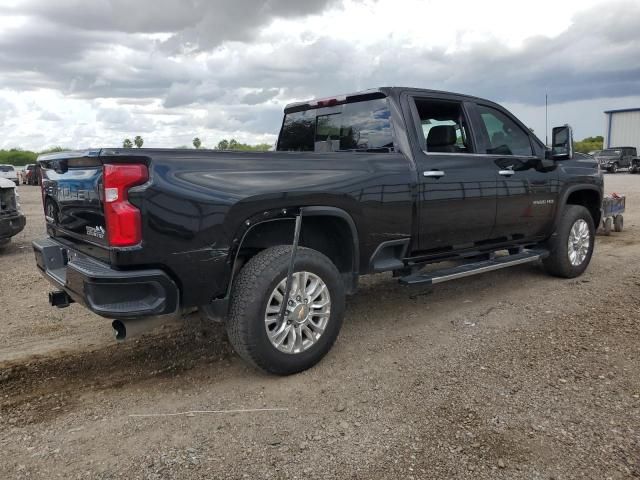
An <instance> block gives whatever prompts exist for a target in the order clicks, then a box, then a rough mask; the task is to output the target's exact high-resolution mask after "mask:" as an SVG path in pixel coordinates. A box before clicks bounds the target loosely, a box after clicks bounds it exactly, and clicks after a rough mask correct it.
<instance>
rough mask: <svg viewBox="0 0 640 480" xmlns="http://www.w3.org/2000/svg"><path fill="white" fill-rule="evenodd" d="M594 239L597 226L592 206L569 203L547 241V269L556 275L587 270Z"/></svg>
mask: <svg viewBox="0 0 640 480" xmlns="http://www.w3.org/2000/svg"><path fill="white" fill-rule="evenodd" d="M594 241H595V226H594V224H593V218H591V214H590V213H589V210H587V209H586V208H585V207H583V206H581V205H567V206H566V207H565V209H564V212H563V214H562V218H561V219H560V222H559V225H558V229H557V230H556V232H555V234H554V236H553V237H552V238H551V239H550V240H549V241H548V242H547V247H548V248H549V252H550V253H549V256H548V257H547V258H545V259H544V260H543V265H544V268H545V270H546V271H547V272H548V273H549V274H551V275H555V276H557V277H564V278H573V277H577V276H578V275H581V274H582V272H584V271H585V269H586V268H587V266H588V265H589V262H590V261H591V255H592V254H593V246H594Z"/></svg>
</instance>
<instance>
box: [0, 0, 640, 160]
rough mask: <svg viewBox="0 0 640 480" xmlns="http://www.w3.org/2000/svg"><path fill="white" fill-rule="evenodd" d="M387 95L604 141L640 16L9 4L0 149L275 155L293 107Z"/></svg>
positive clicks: (64, 1) (636, 103)
mask: <svg viewBox="0 0 640 480" xmlns="http://www.w3.org/2000/svg"><path fill="white" fill-rule="evenodd" d="M382 85H406V86H418V87H425V88H433V89H442V90H451V91H458V92H462V93H469V94H474V95H478V96H482V97H486V98H490V99H492V100H495V101H498V102H500V103H503V104H505V105H506V106H507V107H508V108H510V109H511V110H512V111H513V112H514V113H515V114H516V115H517V116H518V117H519V118H521V119H522V120H523V121H524V122H525V123H526V124H528V125H529V126H531V127H532V128H534V129H535V131H536V133H537V134H538V135H539V136H540V137H541V138H543V139H544V96H545V92H548V95H549V101H550V109H549V117H550V123H551V124H561V123H566V122H568V123H571V124H572V125H573V126H574V128H575V134H576V137H578V138H582V137H585V136H589V135H599V134H603V130H604V115H603V113H602V111H603V110H605V109H610V108H625V107H640V2H638V1H637V0H629V1H624V0H622V1H602V0H579V1H578V0H564V1H558V0H553V1H546V0H544V1H541V0H538V1H537V2H526V3H525V2H515V1H512V0H507V1H501V0H495V1H491V0H487V1H483V2H479V1H474V0H457V1H456V2H449V1H442V0H439V1H436V0H377V1H376V0H314V1H306V0H266V1H264V2H258V1H252V0H56V1H51V0H0V147H4V148H8V147H15V146H19V147H23V148H30V149H36V150H39V149H43V148H46V147H49V146H52V145H62V146H65V147H74V148H75V147H86V146H114V145H118V144H121V142H122V139H123V138H124V137H127V136H129V137H132V136H135V135H138V134H139V135H142V136H143V137H144V139H145V146H149V147H153V146H157V147H175V146H179V145H190V144H191V139H192V138H193V137H194V136H199V137H200V138H201V139H202V140H203V144H204V145H205V146H214V145H215V144H216V143H217V142H218V141H219V140H221V139H222V138H231V137H235V138H236V139H238V140H240V141H244V142H250V143H259V142H268V143H273V141H274V140H275V136H276V134H277V131H278V129H279V126H280V118H281V114H282V108H283V106H284V105H285V104H286V103H288V102H290V101H295V100H303V99H308V98H312V97H318V96H327V95H332V94H339V93H346V92H350V91H354V90H359V89H365V88H370V87H375V86H382Z"/></svg>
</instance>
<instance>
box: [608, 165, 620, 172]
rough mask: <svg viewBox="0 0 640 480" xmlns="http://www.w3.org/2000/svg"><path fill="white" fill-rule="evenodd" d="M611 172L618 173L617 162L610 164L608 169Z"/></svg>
mask: <svg viewBox="0 0 640 480" xmlns="http://www.w3.org/2000/svg"><path fill="white" fill-rule="evenodd" d="M609 171H610V172H611V173H618V164H617V163H614V164H613V165H611V170H609Z"/></svg>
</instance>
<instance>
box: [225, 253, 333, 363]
mask: <svg viewBox="0 0 640 480" xmlns="http://www.w3.org/2000/svg"><path fill="white" fill-rule="evenodd" d="M291 249H292V247H291V246H279V247H273V248H268V249H266V250H263V251H262V252H260V253H258V254H257V255H256V256H254V257H253V258H251V260H249V261H248V262H247V264H246V265H245V266H244V267H243V268H242V270H240V272H239V274H238V278H237V280H236V281H235V282H234V287H233V292H232V295H231V310H230V314H229V318H228V319H227V333H228V335H229V340H230V341H231V344H232V345H233V347H234V349H235V350H236V352H237V353H238V355H240V356H241V357H242V358H243V359H244V360H246V361H247V362H248V363H250V364H251V365H253V366H255V367H257V368H259V369H261V370H264V371H266V372H269V373H274V374H277V375H290V374H292V373H297V372H301V371H303V370H306V369H308V368H310V367H312V366H313V365H315V364H316V363H318V362H319V361H320V360H321V359H322V357H324V356H325V355H326V354H327V352H328V351H329V350H330V349H331V347H332V346H333V343H334V342H335V340H336V338H337V337H338V333H339V332H340V328H341V326H342V319H343V316H344V306H345V289H344V284H343V281H342V277H341V275H340V272H338V269H337V268H336V267H335V265H334V264H333V262H331V260H329V259H328V258H327V257H326V256H325V255H323V254H321V253H320V252H318V251H316V250H312V249H310V248H304V247H299V248H298V251H297V254H296V261H295V265H294V270H293V271H294V274H293V278H292V282H291V288H290V295H289V300H288V302H287V303H286V305H284V306H283V304H282V302H283V300H284V296H285V289H286V282H287V271H288V267H289V262H290V259H291ZM282 308H284V315H282V316H281V314H280V313H281V309H282Z"/></svg>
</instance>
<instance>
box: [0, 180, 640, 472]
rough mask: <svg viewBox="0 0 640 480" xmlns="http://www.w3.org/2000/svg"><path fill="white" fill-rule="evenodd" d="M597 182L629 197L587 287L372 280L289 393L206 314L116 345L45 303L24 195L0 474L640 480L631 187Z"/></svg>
mask: <svg viewBox="0 0 640 480" xmlns="http://www.w3.org/2000/svg"><path fill="white" fill-rule="evenodd" d="M606 184H607V191H609V192H611V191H617V192H624V193H626V194H627V195H628V204H629V205H630V208H629V211H628V214H627V215H626V217H625V220H626V225H625V231H624V232H623V233H618V234H615V233H614V234H612V236H610V237H603V236H599V237H598V239H597V245H596V253H595V256H594V259H593V261H592V264H591V266H590V268H589V269H588V271H587V273H586V274H585V275H583V276H582V277H581V278H579V279H575V280H558V279H554V278H551V277H548V276H546V275H545V274H544V273H543V272H542V271H541V269H540V268H539V267H538V266H536V265H528V266H522V267H516V268H513V269H509V270H505V271H501V272H494V273H490V274H485V275H484V276H480V277H475V278H469V279H464V280H460V281H457V282H451V283H447V284H443V285H441V286H438V287H436V288H433V289H426V288H415V287H414V288H407V287H401V286H400V285H398V284H397V282H396V281H395V280H394V279H392V278H391V277H390V276H387V275H382V276H376V277H369V278H365V279H364V281H363V285H362V289H361V291H360V292H359V294H358V295H357V296H355V297H353V298H351V299H349V302H348V303H349V304H348V312H347V317H346V320H345V325H344V328H343V330H342V334H341V335H340V338H339V339H338V342H337V344H336V346H335V347H334V348H333V350H332V351H331V353H330V354H329V356H328V357H327V358H326V359H325V360H324V361H323V362H322V363H321V364H320V365H318V366H317V367H316V368H314V369H312V370H311V371H308V372H305V373H303V374H300V375H296V376H293V377H287V378H277V377H271V376H266V375H263V374H260V373H258V372H256V371H254V370H251V369H250V368H248V367H246V366H245V365H244V364H243V363H242V362H241V361H240V360H239V359H238V358H237V357H236V356H235V355H234V354H233V352H232V351H231V348H230V346H229V344H228V342H227V340H226V338H225V334H224V331H223V329H222V327H220V326H219V325H215V324H213V325H210V324H206V323H204V322H202V321H200V320H199V319H197V318H189V319H187V321H186V324H187V327H186V328H180V329H178V328H175V327H173V328H168V329H164V330H162V331H160V332H156V333H155V334H153V335H150V336H146V337H143V338H142V339H140V340H138V341H134V342H130V343H125V344H115V343H114V341H113V339H112V334H111V327H110V324H109V322H108V321H107V320H104V319H101V318H99V317H97V316H95V315H93V314H90V313H88V312H87V311H85V310H84V309H83V308H81V307H79V306H77V305H73V306H71V307H69V308H67V309H63V310H56V309H52V308H50V307H49V306H48V304H47V292H48V291H49V286H48V284H47V283H46V281H44V280H43V279H42V278H41V277H40V276H39V274H38V273H37V272H36V269H35V267H34V263H33V254H32V252H31V248H30V241H31V240H32V239H33V238H36V237H37V236H39V235H41V234H42V233H43V222H44V220H43V218H42V213H41V207H40V203H39V202H40V199H39V190H38V189H37V188H36V187H26V186H25V187H21V188H20V190H21V195H22V197H21V200H22V204H23V208H24V210H25V212H26V214H27V216H28V224H27V228H26V229H25V231H24V232H23V233H22V234H20V235H19V236H18V237H17V238H16V239H15V241H14V243H13V244H12V245H11V246H10V247H9V248H8V249H6V250H5V251H4V253H2V254H1V255H0V272H2V273H1V274H0V301H1V304H0V312H1V317H2V324H3V329H2V331H1V332H0V425H1V427H2V428H1V429H0V478H29V479H31V478H44V479H51V478H65V479H67V478H100V479H111V478H141V479H156V478H250V479H254V478H274V479H275V478H291V479H295V478H298V479H303V478H304V479H307V478H340V479H343V478H354V479H355V478H359V479H373V478H402V479H411V478H415V479H423V478H424V479H427V478H428V479H431V478H469V479H476V478H492V479H493V478H504V479H517V478H526V479H553V478H555V479H568V478H593V479H606V478H612V479H618V478H638V477H640V374H639V372H640V355H639V345H640V306H639V305H640V262H639V261H638V259H639V258H640V210H637V209H634V205H640V175H628V174H626V173H620V174H617V175H609V176H607V178H606ZM248 409H249V410H253V409H281V410H265V411H241V410H248ZM229 410H235V411H236V412H235V413H233V412H231V413H230V412H226V411H229ZM238 410H240V411H238ZM192 411H225V412H224V413H198V412H196V413H185V412H192ZM181 412H182V413H183V414H181V415H172V416H153V417H147V416H132V415H137V414H169V413H181Z"/></svg>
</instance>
